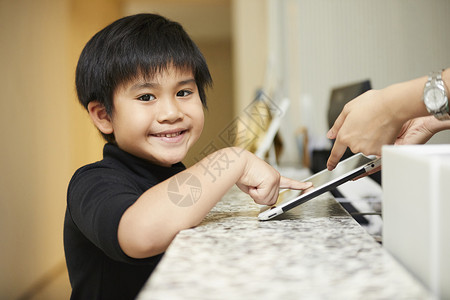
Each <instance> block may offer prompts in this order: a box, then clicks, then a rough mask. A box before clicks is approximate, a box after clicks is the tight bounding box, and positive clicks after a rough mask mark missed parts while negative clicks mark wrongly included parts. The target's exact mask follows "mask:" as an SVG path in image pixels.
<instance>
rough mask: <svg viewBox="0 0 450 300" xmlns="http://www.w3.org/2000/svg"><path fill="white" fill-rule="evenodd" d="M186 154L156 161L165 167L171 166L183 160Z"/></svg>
mask: <svg viewBox="0 0 450 300" xmlns="http://www.w3.org/2000/svg"><path fill="white" fill-rule="evenodd" d="M185 156H186V155H179V156H173V157H170V158H167V157H166V158H164V159H159V160H157V161H155V162H154V163H155V164H157V165H160V166H163V167H170V166H172V165H174V164H177V163H179V162H180V161H182V160H183V159H184V158H185Z"/></svg>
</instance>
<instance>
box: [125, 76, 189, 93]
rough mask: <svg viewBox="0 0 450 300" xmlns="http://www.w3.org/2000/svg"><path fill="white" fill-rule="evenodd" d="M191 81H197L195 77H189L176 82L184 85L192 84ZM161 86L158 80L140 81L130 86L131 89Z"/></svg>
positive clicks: (178, 84)
mask: <svg viewBox="0 0 450 300" xmlns="http://www.w3.org/2000/svg"><path fill="white" fill-rule="evenodd" d="M190 83H195V79H194V78H189V79H186V80H181V81H179V82H178V83H177V84H176V86H182V85H186V84H190ZM160 86H161V85H160V84H159V83H157V82H138V83H136V84H133V85H132V86H131V87H130V90H139V89H143V88H157V87H160Z"/></svg>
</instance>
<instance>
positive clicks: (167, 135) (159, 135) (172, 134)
mask: <svg viewBox="0 0 450 300" xmlns="http://www.w3.org/2000/svg"><path fill="white" fill-rule="evenodd" d="M180 134H181V132H175V133H164V134H161V133H158V134H156V136H157V137H175V136H177V135H180Z"/></svg>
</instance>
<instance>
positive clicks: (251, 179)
mask: <svg viewBox="0 0 450 300" xmlns="http://www.w3.org/2000/svg"><path fill="white" fill-rule="evenodd" d="M236 185H237V186H238V187H239V188H240V189H241V190H242V191H243V192H245V193H247V194H249V195H250V197H252V198H253V200H255V202H256V203H258V204H263V205H273V204H275V202H276V201H277V198H278V193H279V189H280V188H287V189H296V190H304V189H307V188H310V187H311V186H312V183H310V182H300V181H296V180H293V179H290V178H286V177H283V176H281V175H280V173H278V171H277V170H275V169H274V168H273V167H271V166H270V165H269V164H267V163H266V162H265V161H263V160H261V159H259V158H258V157H256V156H255V155H253V154H251V153H249V152H247V163H246V166H245V168H244V172H243V174H242V176H241V177H240V178H239V180H238V181H237V182H236Z"/></svg>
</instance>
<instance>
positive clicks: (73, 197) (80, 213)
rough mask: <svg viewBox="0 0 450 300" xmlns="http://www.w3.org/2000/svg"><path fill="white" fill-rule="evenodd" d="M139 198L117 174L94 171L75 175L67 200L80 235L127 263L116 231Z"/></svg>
mask: <svg viewBox="0 0 450 300" xmlns="http://www.w3.org/2000/svg"><path fill="white" fill-rule="evenodd" d="M141 194H142V192H140V191H139V189H138V187H137V186H136V185H135V184H134V183H133V182H131V180H129V179H128V178H127V177H126V176H124V175H122V174H121V172H120V171H118V170H114V169H108V168H93V169H88V170H83V171H79V172H78V171H77V172H76V173H75V174H74V177H73V178H72V180H71V182H70V184H69V188H68V197H67V202H68V203H67V206H68V211H69V213H70V216H71V218H72V220H73V222H74V224H75V226H77V228H78V229H79V230H80V231H81V233H82V234H83V235H84V236H85V237H86V238H87V239H88V240H90V241H91V242H92V243H93V244H94V245H96V246H97V247H98V248H100V249H101V250H102V251H103V252H104V253H105V254H106V255H107V256H109V257H110V258H111V259H113V260H117V261H123V262H130V261H134V259H132V258H130V257H128V256H127V255H126V254H125V253H124V252H123V251H122V249H121V248H120V245H119V241H118V236H117V232H118V227H119V222H120V219H121V217H122V215H123V213H124V212H125V211H126V210H127V208H128V207H130V206H131V205H132V204H133V203H134V202H135V201H136V200H137V199H138V198H139V196H140V195H141Z"/></svg>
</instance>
